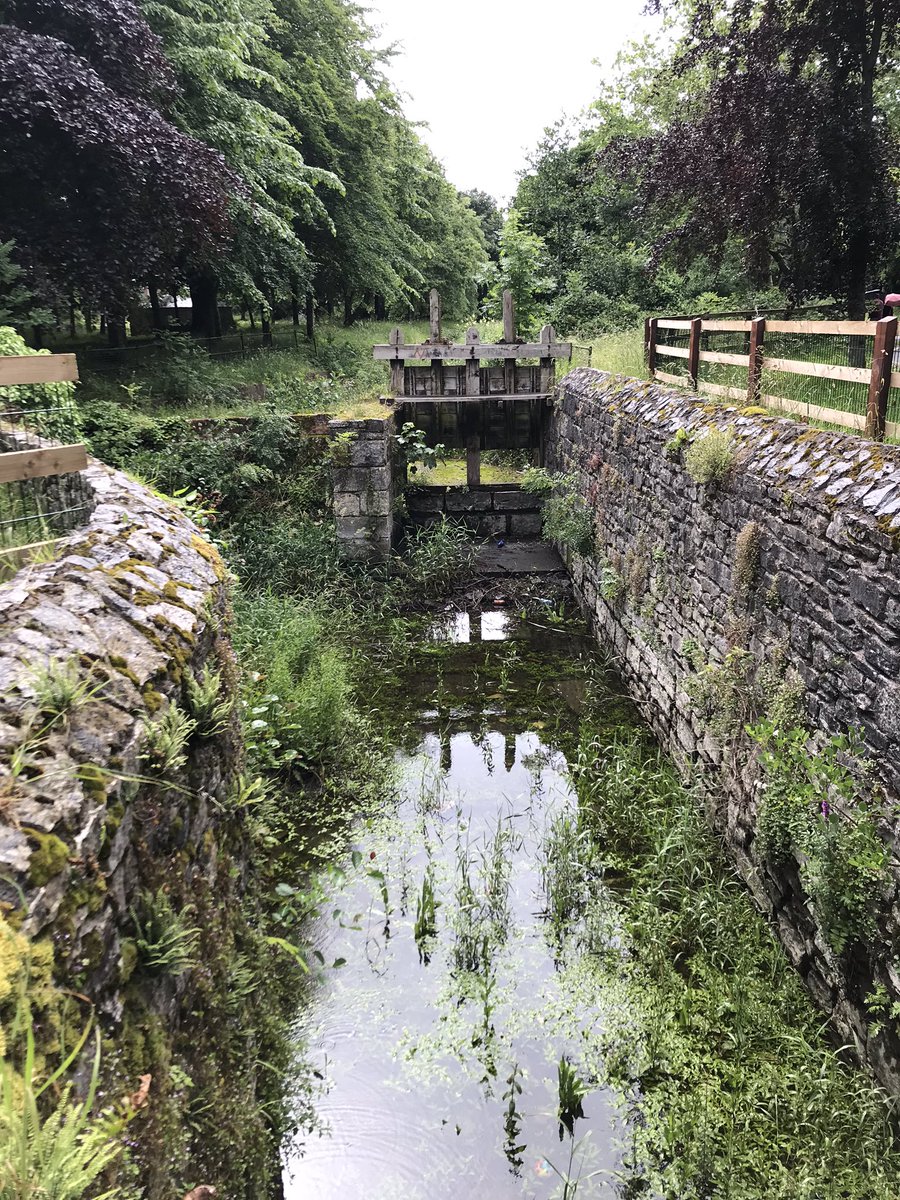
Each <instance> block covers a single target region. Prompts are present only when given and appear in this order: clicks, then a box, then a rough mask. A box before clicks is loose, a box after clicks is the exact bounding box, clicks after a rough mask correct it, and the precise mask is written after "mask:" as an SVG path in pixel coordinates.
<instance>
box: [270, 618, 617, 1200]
mask: <svg viewBox="0 0 900 1200" xmlns="http://www.w3.org/2000/svg"><path fill="white" fill-rule="evenodd" d="M473 637H474V639H475V640H474V641H473V640H472V639H473ZM431 639H432V645H431V647H429V646H427V645H426V646H425V647H424V648H423V649H424V656H420V657H418V658H416V657H415V656H413V660H412V661H411V662H410V664H409V667H408V669H406V670H404V671H402V672H401V677H400V679H399V681H398V683H399V686H398V687H397V689H396V696H397V703H398V705H399V706H400V707H402V709H403V713H402V716H403V718H404V720H405V722H406V728H405V730H404V731H403V733H402V735H398V743H401V744H402V745H403V747H404V749H402V750H398V762H399V767H400V774H401V779H402V784H401V787H400V792H399V798H398V799H397V800H396V801H395V802H392V803H391V804H390V805H389V811H387V812H385V813H384V814H383V815H381V816H380V817H379V818H377V819H374V820H369V821H365V822H362V821H361V822H360V824H359V826H358V828H357V829H356V831H355V846H356V853H355V855H354V856H353V857H352V858H350V857H349V856H348V857H347V858H346V859H345V860H343V861H342V862H341V864H340V865H341V867H342V869H343V871H344V872H345V875H344V876H343V877H340V878H339V879H338V880H337V881H336V882H335V883H334V885H333V886H332V887H331V889H330V893H329V900H330V903H329V905H328V906H327V912H326V913H325V914H324V915H323V916H322V917H321V918H320V919H319V921H318V922H317V924H316V928H315V932H314V938H315V945H316V947H317V949H318V950H319V951H320V953H321V954H322V956H323V958H324V960H325V962H326V963H328V964H329V965H330V964H332V963H334V962H337V963H338V964H341V965H338V966H336V967H334V968H330V969H329V970H327V971H326V972H325V973H324V976H323V979H322V980H321V981H320V982H319V983H318V984H317V986H316V988H315V990H314V992H313V995H312V996H311V997H310V998H309V1001H308V1003H306V1004H305V1006H304V1011H303V1013H302V1015H301V1033H302V1036H303V1039H304V1041H305V1042H306V1045H307V1056H308V1059H309V1061H310V1063H311V1065H312V1067H313V1068H314V1070H315V1071H316V1072H318V1074H319V1075H320V1076H321V1078H322V1087H321V1094H320V1095H319V1097H318V1100H317V1102H316V1110H317V1115H318V1119H319V1121H320V1122H321V1126H322V1130H321V1132H320V1133H318V1134H316V1135H313V1136H310V1137H308V1138H307V1139H306V1140H305V1142H304V1145H303V1147H302V1153H301V1152H296V1153H294V1154H293V1155H292V1156H291V1161H290V1162H289V1163H288V1167H287V1172H286V1177H285V1192H286V1196H287V1198H288V1200H312V1198H316V1200H350V1198H355V1197H362V1196H365V1197H366V1198H367V1200H381V1198H382V1197H383V1198H384V1200H388V1198H391V1200H407V1198H408V1200H418V1198H420V1197H421V1198H423V1200H424V1198H425V1197H428V1198H429V1200H441V1198H448V1200H449V1198H450V1197H454V1198H457V1197H460V1196H477V1197H491V1198H492V1200H503V1198H506V1197H509V1198H512V1197H533V1198H534V1200H540V1198H544V1197H550V1196H553V1195H561V1194H562V1187H563V1182H562V1180H563V1177H569V1178H572V1179H574V1178H575V1177H579V1176H580V1185H579V1187H578V1195H579V1197H601V1196H612V1195H613V1194H614V1188H613V1172H614V1171H615V1169H616V1167H617V1165H618V1163H619V1161H620V1158H621V1148H620V1134H621V1129H620V1125H621V1122H620V1121H619V1119H618V1118H619V1102H618V1099H617V1097H616V1096H614V1095H612V1094H611V1093H610V1092H608V1091H605V1090H604V1089H602V1088H600V1087H598V1086H597V1085H596V1084H595V1083H594V1082H592V1080H593V1079H595V1078H596V1075H595V1074H594V1073H593V1072H591V1071H588V1070H586V1069H585V1063H586V1061H587V1059H586V1055H585V1048H586V1046H588V1045H589V1044H590V1043H591V1040H592V1037H591V1035H592V1031H593V1030H595V1029H596V1028H598V1027H601V1026H602V1024H603V1022H604V1017H605V1014H604V1012H603V1011H602V1009H601V1008H599V1007H598V1003H597V1001H596V1000H595V999H594V996H595V993H594V992H593V991H592V990H591V989H588V988H582V989H580V990H579V988H578V986H577V978H575V979H573V974H572V970H571V968H570V966H569V965H568V964H566V963H565V962H564V961H562V957H563V956H562V950H561V942H560V940H559V938H558V937H557V935H556V933H555V932H554V927H553V924H552V922H551V921H550V920H549V919H548V917H547V915H546V911H547V908H548V900H547V894H546V888H545V883H544V869H545V864H546V863H547V860H548V852H550V853H551V854H552V851H548V837H549V835H550V831H551V830H553V829H557V830H560V829H562V830H565V829H566V828H569V826H567V825H566V821H565V819H566V817H567V816H570V815H573V814H574V807H575V797H574V794H573V791H572V788H571V785H570V782H569V779H568V776H567V761H566V755H567V754H571V753H572V752H573V751H574V747H575V745H576V733H577V727H578V720H579V713H580V711H581V709H582V706H583V704H584V701H585V693H586V688H587V687H588V684H589V682H590V677H591V676H593V675H596V662H595V661H592V656H591V654H590V651H589V649H588V647H587V643H586V642H585V641H583V640H581V639H579V638H578V637H573V636H572V635H570V634H568V633H566V632H565V631H564V630H561V629H560V628H559V627H557V626H555V625H554V624H552V623H545V624H544V625H543V627H540V626H539V627H537V628H536V627H534V626H523V625H521V624H519V623H518V622H517V621H515V620H511V619H510V618H509V617H508V615H507V613H506V612H503V611H499V612H498V611H489V612H485V613H460V614H457V615H456V616H454V617H453V618H452V619H448V620H447V621H444V622H441V623H439V624H438V625H437V627H436V628H434V629H432V631H431ZM594 690H595V691H596V681H595V682H594ZM399 728H402V725H401V726H398V729H399ZM423 885H424V887H425V892H426V896H425V901H426V902H425V904H424V905H423ZM429 889H430V890H431V891H432V892H433V895H434V899H435V907H434V910H433V913H432V912H431V910H430V908H429V905H428V903H427V893H428V891H429ZM417 918H418V919H419V929H418V934H419V936H418V937H417ZM429 928H432V929H433V932H429ZM564 1057H565V1058H568V1059H570V1060H571V1062H572V1063H573V1065H574V1066H575V1069H576V1072H577V1073H580V1074H581V1076H582V1078H583V1080H584V1083H585V1087H586V1089H587V1093H586V1095H585V1096H584V1099H583V1101H582V1111H583V1114H584V1115H583V1117H580V1118H578V1119H576V1120H574V1122H573V1125H572V1129H573V1132H572V1133H570V1132H569V1130H568V1129H567V1128H564V1127H563V1125H561V1123H560V1120H559V1111H558V1110H559V1084H558V1072H559V1064H560V1060H561V1059H562V1058H564Z"/></svg>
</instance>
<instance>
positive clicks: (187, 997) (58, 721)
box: [0, 462, 273, 1198]
mask: <svg viewBox="0 0 900 1200" xmlns="http://www.w3.org/2000/svg"><path fill="white" fill-rule="evenodd" d="M83 482H84V484H85V485H86V487H87V488H88V490H89V493H90V496H91V505H92V510H91V512H90V515H89V517H88V519H87V520H86V522H85V523H84V524H83V525H82V526H81V527H80V528H79V529H78V530H76V531H74V532H73V533H71V534H70V535H69V536H68V537H66V538H65V539H64V540H63V541H61V542H60V543H59V545H58V549H57V554H56V557H55V558H54V559H53V561H50V562H43V563H36V564H32V565H29V566H26V567H24V568H23V569H22V570H20V571H19V572H18V574H17V575H16V576H15V577H14V578H13V579H11V580H10V581H9V582H8V583H6V584H4V585H3V586H0V794H2V822H0V902H2V904H3V907H4V911H5V913H6V914H7V917H8V919H9V921H10V922H12V923H14V925H15V926H16V927H17V928H20V929H21V931H22V932H23V933H24V934H25V935H27V936H28V937H29V938H30V939H32V940H33V942H35V943H36V944H38V945H41V946H45V947H46V946H51V947H52V951H53V963H54V968H53V970H54V978H55V980H56V982H57V983H58V985H59V986H60V987H62V988H65V989H67V990H68V992H69V994H71V995H75V996H77V997H80V998H81V999H80V1000H79V1003H83V1006H84V1012H83V1013H82V1014H81V1015H82V1017H83V1018H84V1019H87V1018H88V1016H93V1017H94V1018H96V1019H97V1020H98V1021H99V1027H100V1029H101V1031H102V1034H103V1039H104V1048H105V1049H104V1073H105V1085H104V1086H105V1089H106V1091H105V1094H107V1095H110V1094H111V1095H116V1094H122V1095H124V1094H126V1093H127V1092H129V1091H133V1090H134V1089H135V1088H136V1087H137V1081H138V1078H139V1076H140V1075H142V1074H145V1073H148V1074H152V1075H153V1082H152V1085H151V1092H150V1102H149V1105H148V1107H147V1109H146V1111H145V1112H144V1113H142V1114H141V1116H140V1117H139V1118H137V1119H136V1120H135V1122H134V1124H133V1126H132V1127H131V1129H130V1131H129V1136H130V1137H132V1138H133V1139H134V1140H135V1143H136V1147H137V1148H136V1163H137V1166H136V1170H137V1172H138V1176H139V1182H140V1184H141V1186H142V1187H143V1189H144V1193H143V1194H145V1195H146V1196H148V1197H150V1198H154V1197H166V1198H169V1197H171V1196H173V1195H176V1194H177V1195H181V1194H183V1191H185V1190H187V1189H188V1187H194V1186H197V1185H198V1184H202V1183H206V1184H210V1185H218V1186H219V1187H220V1188H223V1189H224V1188H225V1187H227V1188H228V1189H229V1190H228V1194H229V1195H244V1194H247V1195H250V1194H254V1195H255V1194H262V1188H263V1186H264V1185H265V1182H266V1180H267V1175H268V1174H270V1173H271V1171H272V1169H273V1163H272V1156H271V1151H272V1147H271V1145H270V1144H268V1143H267V1131H266V1124H267V1123H266V1120H265V1119H264V1118H263V1116H262V1115H261V1113H260V1111H259V1106H258V1099H259V1097H258V1083H259V1081H258V1078H257V1072H258V1071H259V1070H261V1068H259V1067H258V1065H257V1064H258V1062H259V1061H260V1059H261V1058H263V1057H265V1054H264V1051H263V1050H262V1049H261V1048H260V1045H259V1025H258V1023H254V1022H253V1021H252V1020H250V1019H248V1018H247V1015H246V1012H245V1011H244V1007H245V1005H244V1000H243V998H242V997H241V996H240V995H239V994H236V993H235V990H234V983H233V976H234V971H235V964H236V963H239V962H240V961H241V957H242V956H244V958H247V957H250V956H253V955H263V956H264V954H265V947H264V946H261V945H259V944H258V942H259V941H262V939H257V940H254V934H253V932H252V929H251V928H250V922H249V921H248V916H249V909H250V908H251V907H252V904H253V896H252V890H251V889H249V888H248V886H247V885H248V873H249V870H250V868H249V861H250V858H249V849H248V837H247V828H246V824H245V822H246V815H245V814H243V813H242V812H241V811H240V809H239V807H235V805H234V804H233V803H232V797H233V794H234V789H235V781H236V776H237V775H238V773H239V771H240V769H241V756H242V750H241V742H240V729H239V719H238V713H237V709H236V701H237V693H236V684H237V674H236V667H235V663H234V659H233V655H232V651H231V648H230V644H229V639H228V619H229V586H230V581H229V576H228V572H227V570H226V568H225V566H224V564H223V561H222V559H221V557H220V555H219V553H218V551H217V550H216V549H215V547H214V546H213V545H212V544H211V543H210V542H209V541H208V540H207V538H206V537H205V536H204V535H203V534H202V533H201V532H200V531H199V530H198V529H197V527H196V526H195V525H194V524H193V523H192V522H191V521H190V520H189V519H188V518H187V516H185V515H184V513H182V512H181V511H180V510H179V509H178V508H177V507H176V506H175V505H174V504H173V503H172V502H170V501H169V500H167V499H164V498H162V497H160V496H158V495H156V494H154V493H152V492H151V491H149V490H148V489H147V488H146V487H143V486H141V485H140V484H138V483H136V482H135V481H133V480H132V479H130V478H128V477H127V476H125V475H124V474H121V473H119V472H116V471H112V470H109V469H108V468H106V467H104V466H102V465H100V464H98V463H95V462H92V463H91V465H90V466H89V468H88V470H87V471H86V472H84V473H83ZM213 677H218V679H219V688H218V702H219V703H221V704H223V705H225V706H226V707H225V710H224V716H223V715H222V714H221V712H220V717H219V718H218V719H217V720H216V722H215V723H210V722H209V721H206V722H205V723H204V722H203V721H202V720H199V721H198V718H200V717H202V714H201V713H199V712H198V711H197V704H198V701H197V693H196V689H193V688H192V687H191V681H201V682H202V681H204V680H206V681H207V682H209V681H210V679H211V678H213ZM61 678H63V679H65V680H67V681H68V682H66V683H64V684H63V685H60V683H59V680H60V679H61ZM54 681H55V682H54ZM73 683H74V689H73ZM73 690H74V695H72V694H71V693H72V692H73ZM67 696H68V699H66V697H67ZM229 705H230V707H229ZM173 714H174V715H177V714H181V716H182V718H183V721H182V731H181V733H182V735H184V734H185V731H187V732H186V736H181V735H178V736H175V737H174V741H173V739H172V738H171V737H170V738H169V739H168V740H166V738H165V737H164V736H162V735H161V734H160V733H159V731H160V730H162V729H164V728H166V727H168V723H170V722H171V718H172V716H173ZM195 721H197V722H198V723H197V725H196V726H194V725H192V724H191V723H192V722H195ZM171 724H172V726H173V727H174V725H175V724H177V723H175V722H171ZM153 727H155V728H156V730H157V736H156V737H154V736H153ZM154 747H156V749H155V750H154ZM160 895H161V896H163V897H165V903H166V904H167V905H168V907H169V908H170V909H171V912H172V913H173V914H174V917H175V919H177V920H178V921H180V923H181V925H182V926H183V927H184V928H186V929H190V930H200V931H201V934H202V936H200V937H199V938H197V939H196V940H195V942H194V943H193V947H192V949H191V954H190V956H191V962H190V964H189V965H187V966H186V967H185V964H180V967H179V964H178V963H172V964H169V966H166V965H163V966H162V967H161V966H160V965H159V964H158V963H157V964H154V963H153V962H152V961H151V958H152V956H150V955H148V953H147V950H146V947H145V946H142V934H143V936H144V938H146V936H147V932H146V931H147V921H148V900H149V898H151V897H154V896H160ZM176 968H178V969H176ZM266 1019H268V1017H267V1018H266ZM175 1068H177V1069H175ZM204 1114H205V1115H204ZM254 1188H256V1189H258V1191H257V1190H254Z"/></svg>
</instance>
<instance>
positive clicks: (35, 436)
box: [0, 384, 93, 551]
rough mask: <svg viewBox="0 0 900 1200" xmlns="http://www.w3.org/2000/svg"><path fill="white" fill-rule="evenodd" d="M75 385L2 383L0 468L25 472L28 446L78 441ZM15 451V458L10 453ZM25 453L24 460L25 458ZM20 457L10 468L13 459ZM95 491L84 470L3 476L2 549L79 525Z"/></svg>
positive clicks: (0, 500)
mask: <svg viewBox="0 0 900 1200" xmlns="http://www.w3.org/2000/svg"><path fill="white" fill-rule="evenodd" d="M72 392H73V389H72V385H71V384H31V385H28V386H15V387H0V405H2V409H0V472H2V473H3V474H4V475H5V476H8V475H9V474H10V473H13V474H18V473H20V472H21V473H22V474H26V473H27V472H28V469H29V468H28V465H27V457H28V452H29V451H37V450H45V449H49V448H52V447H54V446H65V445H72V444H76V443H78V442H80V434H79V429H78V419H77V412H76V409H75V404H74V400H73V398H72ZM12 454H16V455H17V458H16V459H15V460H13V459H11V458H10V457H9V456H10V455H12ZM23 454H24V455H25V458H26V462H25V463H24V464H23V465H19V464H20V463H21V456H22V455H23ZM11 462H16V464H17V465H16V467H15V469H14V471H12V472H11V470H10V467H9V464H10V463H11ZM92 503H93V496H92V493H91V489H90V488H89V487H88V485H87V482H86V480H85V478H84V475H83V474H82V472H81V471H66V472H64V473H63V474H59V475H37V476H33V477H31V478H12V479H9V478H4V479H3V480H2V481H0V551H2V550H9V549H12V548H15V547H20V546H24V545H27V544H29V543H32V542H41V541H47V540H49V539H52V538H55V537H59V536H60V535H61V534H63V533H65V532H67V531H68V530H70V529H73V528H75V527H76V526H78V525H80V524H81V523H82V522H83V521H84V520H85V518H86V517H87V515H88V513H89V512H90V510H91V507H92Z"/></svg>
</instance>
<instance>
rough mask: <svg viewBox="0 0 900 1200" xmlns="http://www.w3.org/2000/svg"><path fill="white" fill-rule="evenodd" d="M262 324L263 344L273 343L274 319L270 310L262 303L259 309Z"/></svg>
mask: <svg viewBox="0 0 900 1200" xmlns="http://www.w3.org/2000/svg"><path fill="white" fill-rule="evenodd" d="M259 319H260V325H261V326H262V344H263V345H264V346H271V345H272V320H271V315H270V313H269V310H268V309H267V308H266V307H265V306H264V305H260V309H259Z"/></svg>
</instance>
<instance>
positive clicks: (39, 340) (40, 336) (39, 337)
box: [31, 325, 44, 350]
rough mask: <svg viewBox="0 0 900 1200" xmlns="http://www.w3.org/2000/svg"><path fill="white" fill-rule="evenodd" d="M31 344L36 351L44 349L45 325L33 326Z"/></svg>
mask: <svg viewBox="0 0 900 1200" xmlns="http://www.w3.org/2000/svg"><path fill="white" fill-rule="evenodd" d="M31 342H32V345H33V347H34V349H35V350H43V349H44V327H43V325H33V326H32V328H31Z"/></svg>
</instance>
